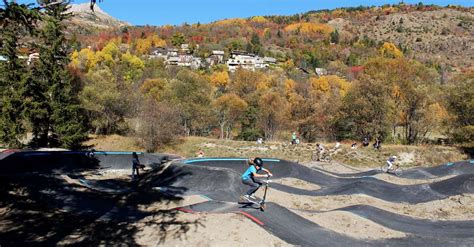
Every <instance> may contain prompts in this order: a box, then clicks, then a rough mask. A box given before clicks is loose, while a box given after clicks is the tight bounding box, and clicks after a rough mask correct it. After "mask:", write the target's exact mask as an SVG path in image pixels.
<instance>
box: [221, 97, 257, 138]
mask: <svg viewBox="0 0 474 247" xmlns="http://www.w3.org/2000/svg"><path fill="white" fill-rule="evenodd" d="M212 105H213V108H214V110H215V112H216V114H217V119H218V121H219V126H220V138H221V139H223V138H224V132H225V136H226V139H229V138H230V136H231V130H232V128H233V125H234V124H235V122H236V121H237V120H238V118H239V117H240V116H241V114H242V113H244V112H245V110H246V109H247V106H248V105H247V102H245V101H244V100H243V99H241V98H240V97H239V96H237V95H236V94H233V93H230V94H224V95H222V96H220V97H219V98H217V99H216V100H215V101H214V102H213V104H212Z"/></svg>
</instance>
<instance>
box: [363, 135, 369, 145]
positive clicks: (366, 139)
mask: <svg viewBox="0 0 474 247" xmlns="http://www.w3.org/2000/svg"><path fill="white" fill-rule="evenodd" d="M362 146H364V147H367V146H369V138H367V137H364V140H363V141H362Z"/></svg>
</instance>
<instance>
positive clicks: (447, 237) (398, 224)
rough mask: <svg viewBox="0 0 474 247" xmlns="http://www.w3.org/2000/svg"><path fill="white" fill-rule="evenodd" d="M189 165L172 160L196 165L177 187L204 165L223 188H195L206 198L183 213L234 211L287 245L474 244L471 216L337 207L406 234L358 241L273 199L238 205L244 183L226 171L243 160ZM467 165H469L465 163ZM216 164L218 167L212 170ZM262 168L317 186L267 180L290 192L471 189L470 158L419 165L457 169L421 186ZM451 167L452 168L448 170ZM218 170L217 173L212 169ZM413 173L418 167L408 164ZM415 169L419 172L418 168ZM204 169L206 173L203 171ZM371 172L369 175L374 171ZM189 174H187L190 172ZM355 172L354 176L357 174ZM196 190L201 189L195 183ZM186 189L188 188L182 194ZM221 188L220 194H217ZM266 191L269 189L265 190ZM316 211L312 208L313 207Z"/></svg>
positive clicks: (434, 196) (419, 193) (236, 169)
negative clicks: (440, 217) (437, 217)
mask: <svg viewBox="0 0 474 247" xmlns="http://www.w3.org/2000/svg"><path fill="white" fill-rule="evenodd" d="M184 163H187V164H188V166H189V167H186V166H185V165H183V164H179V163H178V164H176V167H179V169H183V170H188V169H189V172H190V173H191V174H194V170H195V169H196V170H199V171H198V172H197V174H199V175H198V176H197V177H196V178H197V180H196V181H194V179H187V180H186V182H181V183H180V186H185V187H187V186H189V187H190V188H192V187H194V186H195V183H196V182H197V183H199V182H198V180H200V178H201V176H202V173H203V170H205V169H206V168H207V169H209V170H208V171H207V173H208V174H212V175H211V176H212V177H213V180H214V182H213V183H214V184H216V185H217V184H221V185H222V187H223V188H225V189H223V190H221V191H219V192H216V191H213V190H212V189H211V190H201V193H202V194H203V195H205V196H207V197H209V198H211V199H212V201H209V202H204V203H200V204H196V205H192V206H189V207H186V208H185V211H187V212H193V211H197V212H214V213H219V212H227V213H228V212H234V213H244V214H245V215H250V217H249V218H251V219H252V220H254V221H255V222H256V223H257V224H259V225H261V226H262V227H263V228H264V229H266V230H267V231H269V232H271V233H272V234H274V235H276V236H278V237H279V238H281V239H283V240H285V241H286V242H288V243H290V244H295V245H301V246H328V245H337V246H367V245H376V246H380V245H383V246H407V245H410V246H411V245H413V246H474V236H473V234H472V233H473V232H474V221H469V220H467V221H430V220H422V219H415V218H411V217H407V216H403V215H398V214H395V213H391V212H388V211H385V210H382V209H378V208H375V207H371V206H369V205H356V206H351V207H346V208H341V209H337V210H342V211H347V212H350V213H353V214H356V215H359V216H361V217H364V218H366V219H368V220H371V221H373V222H375V223H377V224H380V225H383V226H385V227H387V228H390V229H393V230H397V231H402V232H405V233H407V237H406V238H402V239H388V240H379V241H369V240H359V239H353V238H351V237H348V236H345V235H341V234H339V233H336V232H333V231H331V230H328V229H325V228H323V227H321V226H319V225H317V224H315V223H313V222H311V221H309V220H306V219H304V218H302V217H301V216H299V215H297V214H295V213H293V212H292V211H290V210H288V209H286V208H283V207H281V206H279V205H277V204H274V203H271V202H268V203H267V209H266V210H265V212H260V211H259V210H256V209H253V208H249V207H244V206H242V205H240V204H237V203H235V201H237V200H238V199H237V198H238V197H237V196H238V195H239V194H240V193H242V192H243V191H244V190H245V187H244V188H242V187H236V186H235V185H233V183H234V182H236V181H235V180H238V179H235V178H233V179H231V180H230V178H232V176H239V175H240V174H241V173H242V172H243V171H244V170H245V168H246V165H245V160H219V159H202V160H200V161H199V160H189V161H184ZM468 164H469V165H468ZM217 167H221V169H216V168H217ZM265 167H266V168H268V169H270V170H271V171H272V172H273V173H274V175H275V179H278V178H282V177H294V178H298V179H302V180H305V181H308V182H311V183H314V184H318V185H320V186H321V189H319V190H316V191H311V190H302V189H298V188H293V187H290V186H285V185H281V184H278V183H273V184H272V185H271V189H277V190H281V191H285V192H288V193H292V194H299V195H309V196H321V195H340V194H355V193H357V194H367V195H370V196H373V197H377V198H380V199H383V200H387V201H395V202H407V203H419V202H426V201H431V200H438V199H443V198H446V197H449V196H451V195H457V194H462V193H474V176H473V172H474V165H472V164H471V163H470V162H460V163H456V164H454V165H449V166H440V167H435V168H432V169H422V171H423V172H426V170H428V171H430V173H431V174H437V176H446V175H451V174H459V175H458V176H456V177H453V178H450V179H447V180H443V181H439V182H435V183H431V184H423V185H407V186H400V185H393V184H389V183H386V182H384V181H381V180H377V179H375V178H373V177H368V174H372V172H370V171H369V172H366V173H361V174H358V175H356V176H354V174H351V175H347V176H344V175H343V176H339V177H335V176H333V175H327V173H326V172H323V171H321V170H319V171H318V170H317V169H310V168H307V167H304V166H301V165H298V164H294V163H290V162H287V161H276V160H275V161H267V162H265ZM450 169H453V170H454V171H450ZM214 171H218V172H219V173H214ZM411 172H412V173H413V174H417V173H418V171H416V170H415V169H413V170H412V171H411ZM423 172H420V173H423ZM204 173H206V172H204ZM375 173H376V172H374V173H373V174H375ZM214 174H215V176H214ZM190 176H192V175H190ZM357 176H360V177H357ZM201 189H202V188H201ZM189 192H191V191H188V193H189ZM222 193H224V194H225V195H224V194H222ZM270 193H271V192H270ZM228 195H232V196H234V201H232V200H230V201H229V200H228V199H229V198H228V197H229V196H228ZM314 213H317V212H314Z"/></svg>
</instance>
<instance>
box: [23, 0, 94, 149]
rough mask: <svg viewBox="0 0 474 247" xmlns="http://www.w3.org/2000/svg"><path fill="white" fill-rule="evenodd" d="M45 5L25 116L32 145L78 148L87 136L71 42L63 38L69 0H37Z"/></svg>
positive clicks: (68, 15)
mask: <svg viewBox="0 0 474 247" xmlns="http://www.w3.org/2000/svg"><path fill="white" fill-rule="evenodd" d="M40 4H43V6H45V7H44V17H43V21H44V23H43V28H42V30H40V35H39V36H40V40H41V42H38V43H39V45H38V51H39V53H40V58H39V61H37V63H36V64H35V68H34V70H33V74H34V80H32V81H31V83H29V84H28V88H27V89H28V90H27V92H28V94H29V96H30V97H31V101H30V102H29V104H30V105H29V107H28V108H27V109H28V111H27V113H28V114H27V115H28V116H29V119H30V121H31V125H32V130H33V143H32V144H33V145H35V146H48V147H65V148H79V147H80V146H81V143H82V142H83V141H84V140H86V139H87V133H86V132H87V129H86V124H85V118H84V117H83V116H84V114H83V110H82V109H81V107H80V105H79V100H78V99H77V95H78V92H76V91H75V89H76V87H74V85H73V83H74V80H73V77H72V75H71V74H70V72H69V70H68V68H67V66H68V64H69V52H70V49H71V44H70V42H69V41H68V40H67V39H66V37H65V29H66V26H65V24H64V21H65V20H67V19H68V18H70V17H71V14H70V13H67V10H68V8H69V7H68V6H69V1H63V2H60V3H52V2H51V1H40Z"/></svg>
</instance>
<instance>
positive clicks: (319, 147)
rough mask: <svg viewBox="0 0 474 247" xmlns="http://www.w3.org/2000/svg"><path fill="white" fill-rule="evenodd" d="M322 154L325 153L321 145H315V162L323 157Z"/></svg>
mask: <svg viewBox="0 0 474 247" xmlns="http://www.w3.org/2000/svg"><path fill="white" fill-rule="evenodd" d="M324 152H326V149H325V148H324V146H323V144H320V143H316V154H317V156H318V159H317V161H320V160H321V157H323V154H324Z"/></svg>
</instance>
